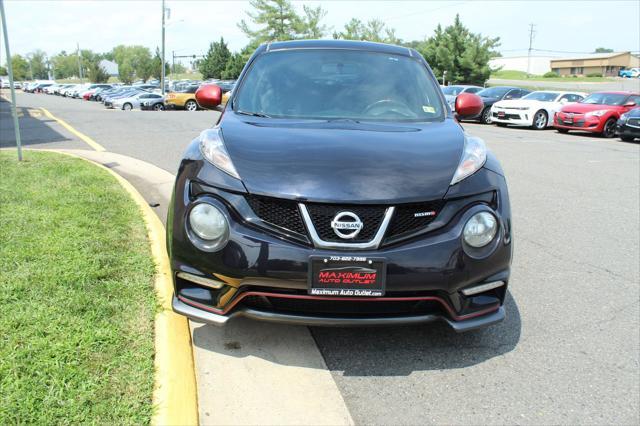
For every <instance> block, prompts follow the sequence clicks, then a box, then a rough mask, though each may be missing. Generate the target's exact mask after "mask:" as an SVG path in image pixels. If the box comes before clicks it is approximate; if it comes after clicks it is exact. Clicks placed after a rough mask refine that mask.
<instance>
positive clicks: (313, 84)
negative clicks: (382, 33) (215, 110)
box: [233, 49, 445, 121]
mask: <svg viewBox="0 0 640 426" xmlns="http://www.w3.org/2000/svg"><path fill="white" fill-rule="evenodd" d="M283 75H286V76H287V78H282V76H283ZM236 90H239V92H238V93H237V94H236V95H235V101H234V105H233V109H234V111H236V112H237V111H243V112H249V113H259V114H265V115H268V116H270V117H277V118H303V119H330V120H331V119H353V120H382V121H385V120H386V121H431V120H439V119H443V118H444V113H445V112H444V107H443V104H442V100H441V99H442V98H441V97H440V96H441V95H440V94H439V93H438V92H439V90H440V89H439V87H438V85H437V84H436V82H435V81H434V80H433V78H432V77H431V76H430V75H429V72H428V70H427V68H426V67H425V66H424V64H423V63H422V62H421V61H418V60H416V59H412V58H410V57H407V56H400V55H394V54H389V53H380V52H371V51H361V50H347V49H344V50H343V49H300V50H288V51H274V52H269V53H266V54H262V55H261V56H259V57H258V58H257V59H256V60H255V61H254V63H253V64H252V66H251V68H250V69H249V72H248V73H247V74H246V76H245V77H244V78H243V81H241V82H240V86H239V87H238V88H237V89H236Z"/></svg>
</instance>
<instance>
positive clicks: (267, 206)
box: [246, 195, 444, 243]
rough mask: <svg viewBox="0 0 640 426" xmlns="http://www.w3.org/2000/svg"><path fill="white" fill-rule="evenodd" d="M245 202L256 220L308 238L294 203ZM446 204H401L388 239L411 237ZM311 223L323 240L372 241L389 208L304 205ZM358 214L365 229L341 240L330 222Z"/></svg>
mask: <svg viewBox="0 0 640 426" xmlns="http://www.w3.org/2000/svg"><path fill="white" fill-rule="evenodd" d="M246 200H247V202H248V203H249V206H250V207H251V209H252V210H253V212H254V213H255V214H256V216H257V217H259V218H260V219H262V220H263V221H265V222H267V223H269V224H272V225H275V226H278V227H280V228H285V229H287V230H290V231H293V232H297V233H298V234H302V235H307V231H306V228H305V225H304V223H303V220H302V216H301V215H300V211H299V208H298V204H297V202H295V201H292V200H284V199H279V198H271V197H262V196H256V195H247V196H246ZM443 205H444V201H442V200H439V201H429V202H421V203H409V204H398V205H396V206H395V207H396V208H395V212H394V214H393V217H392V218H391V222H390V223H389V227H388V228H387V231H386V234H385V236H386V238H387V239H388V238H396V237H403V236H408V235H410V234H412V233H414V232H416V231H419V230H420V229H423V228H424V227H425V226H427V225H428V224H430V223H431V222H433V220H434V219H435V218H436V216H437V215H438V213H439V212H440V210H441V209H442V207H443ZM305 206H306V208H307V211H308V213H309V216H310V217H311V222H312V223H313V226H314V228H315V230H316V233H317V234H318V236H319V237H320V239H321V240H323V241H327V242H339V243H362V242H369V241H371V240H373V238H374V237H375V235H376V233H377V232H378V230H379V229H380V225H381V224H382V220H383V219H384V214H385V211H386V210H387V208H389V207H390V206H388V205H379V204H377V205H345V204H324V203H306V204H305ZM345 211H348V212H352V213H355V214H356V215H357V216H358V217H359V218H360V221H361V222H362V223H363V228H362V229H361V231H360V232H359V233H358V235H357V236H356V237H355V238H352V239H343V238H340V237H339V236H338V235H336V233H335V232H334V230H333V228H331V221H332V220H333V219H334V218H335V217H336V215H337V214H338V213H340V212H345Z"/></svg>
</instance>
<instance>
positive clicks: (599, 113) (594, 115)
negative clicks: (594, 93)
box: [585, 109, 609, 117]
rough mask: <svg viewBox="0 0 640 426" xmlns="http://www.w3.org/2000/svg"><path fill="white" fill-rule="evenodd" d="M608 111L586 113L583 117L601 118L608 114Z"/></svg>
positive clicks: (600, 110)
mask: <svg viewBox="0 0 640 426" xmlns="http://www.w3.org/2000/svg"><path fill="white" fill-rule="evenodd" d="M608 112H609V111H608V110H606V109H599V110H596V111H590V112H588V113H586V114H585V115H586V116H587V117H602V116H603V115H605V114H606V113H608Z"/></svg>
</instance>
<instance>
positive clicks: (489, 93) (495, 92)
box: [476, 87, 511, 98]
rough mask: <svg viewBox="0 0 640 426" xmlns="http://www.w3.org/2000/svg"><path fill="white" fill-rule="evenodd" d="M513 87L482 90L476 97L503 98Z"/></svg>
mask: <svg viewBox="0 0 640 426" xmlns="http://www.w3.org/2000/svg"><path fill="white" fill-rule="evenodd" d="M509 90H511V87H489V88H487V89H484V90H481V91H479V92H478V93H476V95H478V96H483V97H485V98H501V97H503V96H504V95H505V94H506V93H507V92H508V91H509Z"/></svg>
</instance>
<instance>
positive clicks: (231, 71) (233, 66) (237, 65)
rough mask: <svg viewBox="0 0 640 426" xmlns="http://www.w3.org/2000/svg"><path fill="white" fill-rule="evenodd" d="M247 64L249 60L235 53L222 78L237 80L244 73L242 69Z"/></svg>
mask: <svg viewBox="0 0 640 426" xmlns="http://www.w3.org/2000/svg"><path fill="white" fill-rule="evenodd" d="M246 63H247V60H246V59H245V58H244V55H243V54H242V53H238V52H236V53H234V54H233V55H232V56H231V58H230V59H229V61H228V62H227V66H226V67H225V69H224V71H223V72H222V78H224V79H231V80H233V79H236V78H238V76H239V75H240V73H241V72H242V68H244V64H246Z"/></svg>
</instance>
